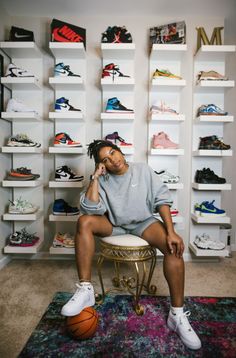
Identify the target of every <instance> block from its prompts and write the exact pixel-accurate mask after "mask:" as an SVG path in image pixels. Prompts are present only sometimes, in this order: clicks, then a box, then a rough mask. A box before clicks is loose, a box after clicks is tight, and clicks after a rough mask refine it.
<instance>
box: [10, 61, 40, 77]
mask: <svg viewBox="0 0 236 358" xmlns="http://www.w3.org/2000/svg"><path fill="white" fill-rule="evenodd" d="M5 77H34V75H33V74H32V73H30V72H29V71H26V70H24V69H22V68H20V67H17V66H16V65H14V63H10V64H9V65H8V67H7V70H6V73H5Z"/></svg>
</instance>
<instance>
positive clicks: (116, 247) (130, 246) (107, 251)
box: [97, 234, 156, 315]
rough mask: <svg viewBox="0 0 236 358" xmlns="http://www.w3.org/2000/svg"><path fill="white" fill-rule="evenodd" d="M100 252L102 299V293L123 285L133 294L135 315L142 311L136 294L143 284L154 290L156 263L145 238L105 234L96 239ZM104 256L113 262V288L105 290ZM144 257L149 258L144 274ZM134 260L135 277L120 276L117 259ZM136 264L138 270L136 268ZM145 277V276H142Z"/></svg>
mask: <svg viewBox="0 0 236 358" xmlns="http://www.w3.org/2000/svg"><path fill="white" fill-rule="evenodd" d="M100 246H101V252H100V255H99V258H98V262H97V269H98V276H99V280H100V284H101V288H102V300H101V301H100V302H102V301H103V300H104V297H105V295H106V294H107V293H108V292H110V291H113V290H122V289H125V290H126V291H128V292H129V293H131V294H132V295H133V297H134V310H135V312H136V313H137V314H138V315H142V314H143V313H144V308H143V306H141V305H140V304H139V298H140V295H141V292H142V289H143V288H144V289H145V290H146V291H147V292H148V293H150V294H155V292H156V286H154V285H151V279H152V275H153V271H154V268H155V265H156V250H155V249H154V248H152V247H151V246H150V245H149V244H148V242H147V241H145V240H143V239H141V238H140V237H138V236H135V235H129V234H125V235H117V236H107V237H103V238H101V240H100ZM104 259H108V260H112V261H113V262H114V266H115V277H114V278H113V279H112V282H113V286H114V287H115V289H114V288H113V289H109V290H107V291H105V289H104V285H103V279H102V272H101V269H102V264H103V261H104ZM146 261H150V269H149V273H148V275H147V278H146V274H147V268H146ZM121 262H132V263H134V267H135V273H136V277H128V278H127V277H126V276H122V277H120V263H121ZM139 264H140V265H141V266H142V270H140V269H139ZM145 279H146V280H145Z"/></svg>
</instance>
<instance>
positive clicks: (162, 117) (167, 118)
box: [151, 113, 185, 122]
mask: <svg viewBox="0 0 236 358" xmlns="http://www.w3.org/2000/svg"><path fill="white" fill-rule="evenodd" d="M151 120H152V121H164V122H182V121H184V120H185V115H184V114H168V113H165V114H159V113H151Z"/></svg>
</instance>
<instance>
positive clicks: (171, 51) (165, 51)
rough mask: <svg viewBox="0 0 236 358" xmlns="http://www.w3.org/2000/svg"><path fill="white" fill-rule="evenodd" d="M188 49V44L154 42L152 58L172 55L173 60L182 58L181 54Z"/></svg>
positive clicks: (156, 58)
mask: <svg viewBox="0 0 236 358" xmlns="http://www.w3.org/2000/svg"><path fill="white" fill-rule="evenodd" d="M186 51H187V45H186V44H153V45H152V50H151V60H152V61H153V60H159V59H162V58H163V57H164V56H171V59H172V61H173V60H180V58H181V56H182V55H183V54H184V53H185V52H186Z"/></svg>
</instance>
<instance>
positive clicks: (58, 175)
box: [55, 165, 84, 181]
mask: <svg viewBox="0 0 236 358" xmlns="http://www.w3.org/2000/svg"><path fill="white" fill-rule="evenodd" d="M55 180H56V181H82V180H84V176H83V175H78V174H76V173H74V172H73V170H72V169H71V168H69V167H68V166H67V165H63V166H61V167H58V168H56V172H55Z"/></svg>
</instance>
